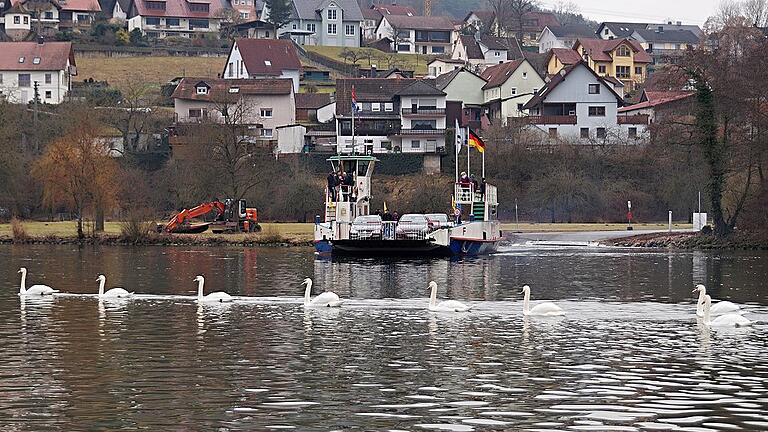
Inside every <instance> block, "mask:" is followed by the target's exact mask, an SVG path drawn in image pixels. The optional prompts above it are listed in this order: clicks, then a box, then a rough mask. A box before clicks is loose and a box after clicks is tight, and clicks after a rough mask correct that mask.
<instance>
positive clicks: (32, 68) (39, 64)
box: [0, 39, 77, 104]
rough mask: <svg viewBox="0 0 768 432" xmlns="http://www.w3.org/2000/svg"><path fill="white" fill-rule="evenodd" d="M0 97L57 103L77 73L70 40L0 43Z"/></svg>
mask: <svg viewBox="0 0 768 432" xmlns="http://www.w3.org/2000/svg"><path fill="white" fill-rule="evenodd" d="M0 52H1V53H2V55H0V99H3V100H6V101H8V102H10V103H18V104H27V103H29V102H30V101H32V100H34V99H35V94H36V93H37V96H38V99H39V101H40V102H41V103H49V104H59V103H61V102H63V101H64V98H65V97H66V96H67V92H69V90H70V89H71V81H72V76H73V75H77V68H76V65H75V52H74V50H73V49H72V43H71V42H43V41H42V39H40V40H39V41H38V42H0Z"/></svg>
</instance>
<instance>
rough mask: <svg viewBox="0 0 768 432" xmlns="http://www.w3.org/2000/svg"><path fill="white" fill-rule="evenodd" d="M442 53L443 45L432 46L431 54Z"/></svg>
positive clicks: (443, 51) (443, 50)
mask: <svg viewBox="0 0 768 432" xmlns="http://www.w3.org/2000/svg"><path fill="white" fill-rule="evenodd" d="M443 53H445V47H443V46H432V54H443Z"/></svg>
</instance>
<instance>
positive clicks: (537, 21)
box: [523, 12, 560, 31]
mask: <svg viewBox="0 0 768 432" xmlns="http://www.w3.org/2000/svg"><path fill="white" fill-rule="evenodd" d="M529 22H531V24H529ZM559 25H560V21H558V20H557V16H556V15H555V14H553V13H552V12H528V13H526V14H525V15H523V31H532V30H536V31H542V30H544V27H549V28H550V29H551V28H552V27H557V26H559Z"/></svg>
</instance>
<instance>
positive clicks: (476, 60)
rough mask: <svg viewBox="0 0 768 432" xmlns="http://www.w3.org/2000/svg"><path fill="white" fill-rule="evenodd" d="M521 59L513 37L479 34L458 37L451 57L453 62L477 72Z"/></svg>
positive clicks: (520, 53) (519, 48)
mask: <svg viewBox="0 0 768 432" xmlns="http://www.w3.org/2000/svg"><path fill="white" fill-rule="evenodd" d="M522 57H523V53H522V49H521V47H520V44H519V43H518V41H517V39H515V38H514V37H511V38H498V37H495V36H488V35H480V33H475V35H474V36H471V35H461V36H459V37H458V39H457V41H456V44H455V45H454V47H453V53H452V55H451V58H453V59H454V60H463V61H465V62H466V63H468V64H470V65H472V66H474V67H475V68H476V69H478V70H480V69H483V68H484V67H485V66H487V65H495V64H499V63H504V62H506V61H509V60H517V59H520V58H522Z"/></svg>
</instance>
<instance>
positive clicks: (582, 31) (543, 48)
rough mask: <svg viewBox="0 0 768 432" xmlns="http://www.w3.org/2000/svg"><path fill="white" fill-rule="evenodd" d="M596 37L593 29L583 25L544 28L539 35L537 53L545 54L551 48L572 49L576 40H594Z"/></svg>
mask: <svg viewBox="0 0 768 432" xmlns="http://www.w3.org/2000/svg"><path fill="white" fill-rule="evenodd" d="M596 37H597V36H596V35H595V31H594V29H593V28H591V27H589V26H587V25H584V24H568V25H563V26H553V27H551V28H550V27H549V26H547V27H544V30H542V31H541V35H539V39H538V41H537V42H538V45H539V52H540V53H546V52H549V51H550V50H551V49H552V48H568V49H571V48H573V44H575V43H576V40H578V39H594V38H596Z"/></svg>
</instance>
